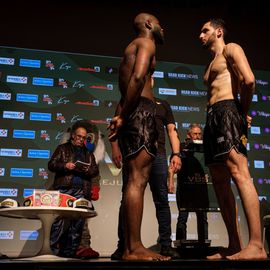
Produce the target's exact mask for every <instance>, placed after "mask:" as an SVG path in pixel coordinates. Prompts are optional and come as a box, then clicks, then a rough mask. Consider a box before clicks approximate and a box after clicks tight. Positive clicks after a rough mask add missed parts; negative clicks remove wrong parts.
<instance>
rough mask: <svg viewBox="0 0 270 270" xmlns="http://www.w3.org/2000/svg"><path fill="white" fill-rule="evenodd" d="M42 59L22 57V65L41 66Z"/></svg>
mask: <svg viewBox="0 0 270 270" xmlns="http://www.w3.org/2000/svg"><path fill="white" fill-rule="evenodd" d="M40 64H41V61H40V60H33V59H22V58H21V59H20V64H19V66H20V67H32V68H40Z"/></svg>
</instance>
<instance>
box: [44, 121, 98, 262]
mask: <svg viewBox="0 0 270 270" xmlns="http://www.w3.org/2000/svg"><path fill="white" fill-rule="evenodd" d="M70 134H71V137H70V140H68V141H67V142H66V143H64V144H60V145H59V146H58V147H57V148H56V150H55V151H54V153H53V155H52V157H51V159H50V161H49V163H48V169H49V170H50V171H51V172H54V173H55V177H54V183H53V189H54V190H59V191H60V192H61V193H64V194H68V195H71V196H73V197H75V198H77V199H80V198H85V199H87V200H91V181H92V179H93V178H96V177H97V176H99V169H98V166H97V164H96V161H95V157H94V155H93V153H92V152H90V151H88V150H87V148H86V146H85V144H84V142H85V140H86V137H87V126H86V122H84V121H78V122H76V123H75V124H74V125H73V126H72V128H71V133H70ZM84 222H85V220H84V219H83V218H79V219H76V220H66V219H57V220H56V221H55V222H54V224H53V226H52V230H51V248H52V249H53V251H54V252H55V253H56V254H57V255H58V256H62V257H76V251H77V248H78V247H79V244H80V241H81V235H82V231H83V226H84Z"/></svg>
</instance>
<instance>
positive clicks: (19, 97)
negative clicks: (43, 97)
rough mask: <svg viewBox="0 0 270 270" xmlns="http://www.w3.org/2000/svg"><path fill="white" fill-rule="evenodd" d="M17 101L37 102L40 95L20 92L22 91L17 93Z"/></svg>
mask: <svg viewBox="0 0 270 270" xmlns="http://www.w3.org/2000/svg"><path fill="white" fill-rule="evenodd" d="M16 101H18V102H32V103H37V102H38V95H30V94H20V93H18V94H17V95H16Z"/></svg>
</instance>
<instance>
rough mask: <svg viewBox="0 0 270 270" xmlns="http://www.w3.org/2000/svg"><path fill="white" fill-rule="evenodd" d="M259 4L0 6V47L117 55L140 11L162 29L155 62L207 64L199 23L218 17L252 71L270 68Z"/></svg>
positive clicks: (72, 1) (45, 2)
mask: <svg viewBox="0 0 270 270" xmlns="http://www.w3.org/2000/svg"><path fill="white" fill-rule="evenodd" d="M262 2H263V1H261V0H252V1H251V0H245V1H237V0H234V1H233V0H227V1H217V0H216V1H213V0H179V1H177V0H148V1H141V0H137V1H134V0H129V1H128V0H123V1H118V0H111V1H108V0H54V1H49V0H39V1H38V0H37V1H27V0H25V1H7V0H4V1H1V13H0V40H1V42H0V45H1V46H12V47H23V48H34V49H42V50H56V51H66V52H77V53H86V54H98V55H108V56H121V55H122V52H123V50H124V48H125V46H126V45H127V44H128V43H129V42H130V40H131V39H132V38H133V37H134V32H133V28H132V22H133V19H134V17H135V16H136V15H137V13H139V12H149V13H153V14H154V15H156V16H157V17H158V19H159V20H160V22H161V25H162V26H163V28H164V30H165V35H166V43H165V44H164V45H163V46H160V47H159V48H158V51H157V59H158V60H162V61H172V62H180V63H189V64H203V65H204V64H206V63H207V62H208V60H209V53H208V52H205V51H203V49H202V48H201V46H200V42H199V40H198V35H199V32H200V29H201V26H202V24H203V23H204V22H205V21H206V20H207V19H209V18H211V17H222V18H224V19H225V20H226V22H227V24H228V28H229V34H228V36H227V42H230V41H233V42H236V43H239V44H240V45H241V46H242V47H243V48H244V50H245V52H246V54H247V57H248V59H249V62H250V64H251V66H252V68H256V69H270V56H269V48H270V38H269V36H270V35H269V34H270V30H269V21H270V19H269V11H268V9H267V8H266V7H265V5H264V4H263V3H262Z"/></svg>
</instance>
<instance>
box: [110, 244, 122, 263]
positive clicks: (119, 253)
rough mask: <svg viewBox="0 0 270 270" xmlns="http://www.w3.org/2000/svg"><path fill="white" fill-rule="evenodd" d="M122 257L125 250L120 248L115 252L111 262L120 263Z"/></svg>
mask: <svg viewBox="0 0 270 270" xmlns="http://www.w3.org/2000/svg"><path fill="white" fill-rule="evenodd" d="M122 256H123V250H122V249H120V248H119V247H118V248H117V249H116V250H115V252H114V253H113V254H112V255H111V260H112V261H120V260H122Z"/></svg>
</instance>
